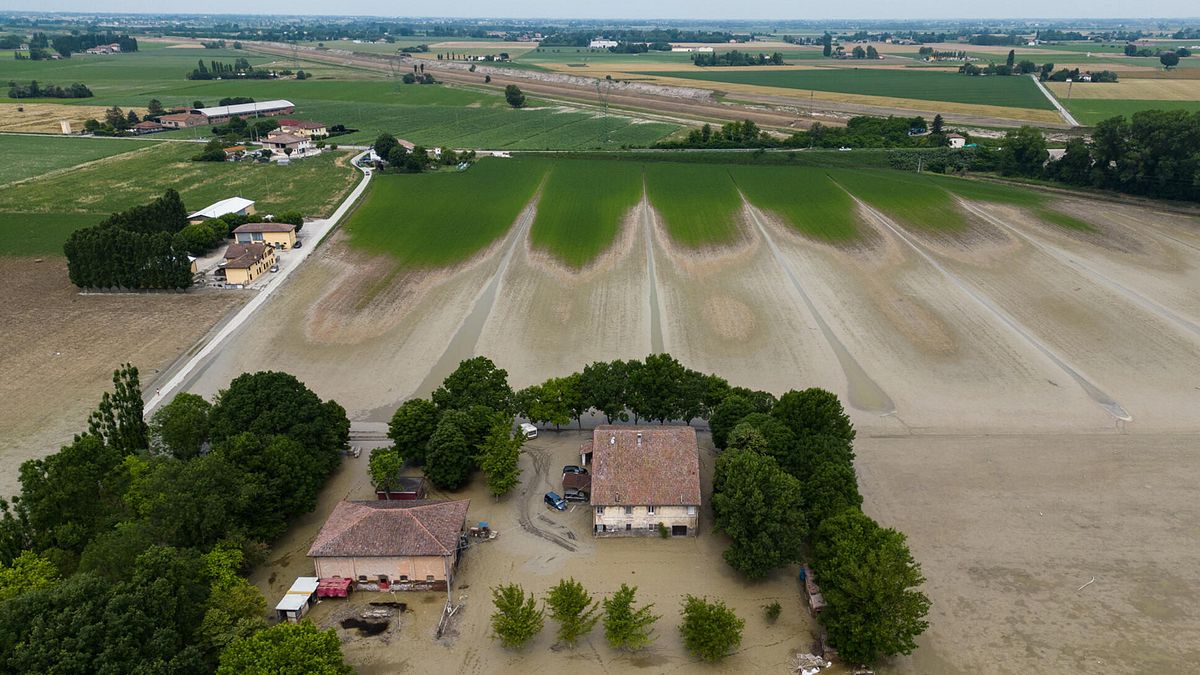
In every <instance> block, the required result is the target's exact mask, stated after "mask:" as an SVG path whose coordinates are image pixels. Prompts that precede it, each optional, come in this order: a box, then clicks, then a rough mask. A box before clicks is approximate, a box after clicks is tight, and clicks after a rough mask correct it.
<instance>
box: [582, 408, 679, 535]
mask: <svg viewBox="0 0 1200 675" xmlns="http://www.w3.org/2000/svg"><path fill="white" fill-rule="evenodd" d="M591 476H592V487H591V502H592V510H593V532H594V533H595V534H597V535H614V534H618V535H659V534H661V532H662V531H663V530H664V529H665V530H666V531H667V532H668V533H669V534H671V535H675V536H683V535H694V534H696V528H697V526H698V524H699V520H700V516H699V511H700V505H701V495H700V451H699V449H698V447H697V445H696V431H695V430H694V429H692V428H691V427H643V428H638V427H632V428H631V427H611V426H601V427H597V428H596V430H595V431H594V432H593V434H592V469H591Z"/></svg>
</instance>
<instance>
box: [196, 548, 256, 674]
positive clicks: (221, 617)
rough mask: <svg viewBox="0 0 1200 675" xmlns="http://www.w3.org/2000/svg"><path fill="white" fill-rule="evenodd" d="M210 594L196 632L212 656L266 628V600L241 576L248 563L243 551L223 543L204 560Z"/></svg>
mask: <svg viewBox="0 0 1200 675" xmlns="http://www.w3.org/2000/svg"><path fill="white" fill-rule="evenodd" d="M201 560H202V561H203V565H204V575H205V577H206V578H207V579H209V580H210V591H209V595H208V601H207V603H206V606H205V611H204V618H203V619H202V620H201V621H200V626H199V627H198V628H197V633H198V635H199V637H200V639H201V641H202V642H203V644H204V645H205V647H206V649H207V650H208V651H209V652H210V653H214V654H215V653H219V652H220V651H221V650H223V649H224V648H225V647H227V646H228V645H229V644H230V643H231V642H233V641H234V640H238V639H241V638H248V637H250V636H252V635H254V634H255V633H257V632H259V631H260V630H262V629H264V628H266V627H267V622H266V620H265V619H264V616H265V615H266V612H267V600H266V598H264V597H263V595H262V593H261V592H259V590H258V589H257V588H255V587H254V586H252V585H251V584H250V583H249V582H247V581H246V580H245V579H243V578H242V577H241V576H239V575H238V569H239V568H240V567H242V566H243V565H244V564H245V554H244V553H243V552H242V551H241V549H240V548H238V547H236V546H234V545H232V544H229V543H221V544H218V545H217V546H215V547H213V549H212V550H211V551H209V552H208V553H206V554H204V555H203V556H202V557H201Z"/></svg>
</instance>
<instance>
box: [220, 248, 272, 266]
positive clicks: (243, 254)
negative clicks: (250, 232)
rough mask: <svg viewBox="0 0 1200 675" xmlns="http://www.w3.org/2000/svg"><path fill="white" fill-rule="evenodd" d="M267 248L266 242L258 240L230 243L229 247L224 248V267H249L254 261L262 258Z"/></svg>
mask: <svg viewBox="0 0 1200 675" xmlns="http://www.w3.org/2000/svg"><path fill="white" fill-rule="evenodd" d="M267 248H269V246H268V245H267V244H262V243H259V242H252V243H249V244H230V245H229V248H227V249H225V260H226V263H225V267H227V268H232V269H235V270H245V269H250V267H252V266H253V265H254V263H256V262H258V261H260V260H262V257H263V255H265V254H266V252H267Z"/></svg>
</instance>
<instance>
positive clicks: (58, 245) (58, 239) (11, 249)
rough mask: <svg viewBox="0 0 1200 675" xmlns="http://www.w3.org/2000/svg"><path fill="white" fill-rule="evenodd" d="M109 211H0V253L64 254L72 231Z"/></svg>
mask: <svg viewBox="0 0 1200 675" xmlns="http://www.w3.org/2000/svg"><path fill="white" fill-rule="evenodd" d="M106 215H108V214H100V213H3V212H0V256H6V255H13V256H40V255H62V247H63V243H64V242H66V241H67V238H68V237H70V236H71V233H72V232H74V231H75V230H78V229H80V228H82V227H90V226H92V225H95V224H96V223H97V222H99V221H100V220H103V219H104V217H105V216H106Z"/></svg>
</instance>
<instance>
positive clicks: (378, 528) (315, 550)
mask: <svg viewBox="0 0 1200 675" xmlns="http://www.w3.org/2000/svg"><path fill="white" fill-rule="evenodd" d="M470 505H471V500H469V499H460V500H457V501H435V500H425V499H421V500H412V501H371V502H365V501H364V502H341V503H339V504H338V505H337V507H336V508H334V510H333V513H331V514H330V515H329V519H328V520H326V521H325V525H324V526H322V527H321V531H320V533H318V534H317V539H316V541H314V542H313V545H312V547H311V548H309V549H308V555H309V556H310V557H326V556H331V557H359V556H433V555H439V556H444V555H451V554H452V553H453V552H454V550H455V549H456V548H457V547H458V536H459V533H461V532H462V529H463V525H464V523H465V522H466V519H467V507H469V506H470Z"/></svg>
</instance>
